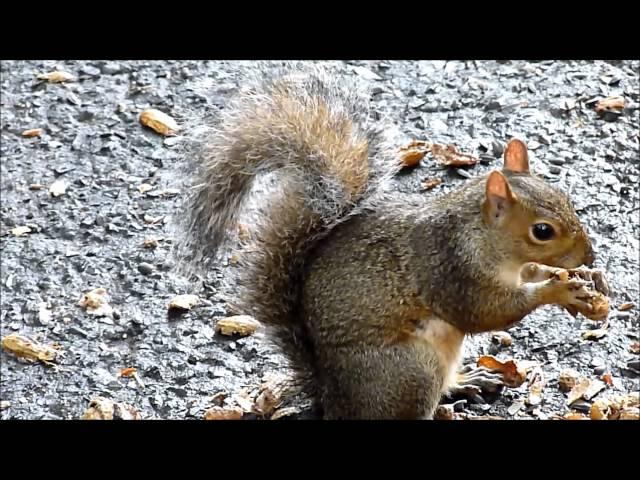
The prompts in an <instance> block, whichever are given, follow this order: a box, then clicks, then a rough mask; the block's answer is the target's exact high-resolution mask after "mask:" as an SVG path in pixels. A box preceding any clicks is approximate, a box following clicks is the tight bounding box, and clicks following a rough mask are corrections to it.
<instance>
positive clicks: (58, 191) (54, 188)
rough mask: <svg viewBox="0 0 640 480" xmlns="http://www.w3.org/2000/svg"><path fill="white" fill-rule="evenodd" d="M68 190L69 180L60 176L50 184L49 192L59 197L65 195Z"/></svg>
mask: <svg viewBox="0 0 640 480" xmlns="http://www.w3.org/2000/svg"><path fill="white" fill-rule="evenodd" d="M66 191H67V181H66V180H65V179H64V178H59V179H58V180H56V181H55V182H53V183H52V184H51V186H49V193H50V194H51V196H53V197H59V196H60V195H64V194H65V192H66Z"/></svg>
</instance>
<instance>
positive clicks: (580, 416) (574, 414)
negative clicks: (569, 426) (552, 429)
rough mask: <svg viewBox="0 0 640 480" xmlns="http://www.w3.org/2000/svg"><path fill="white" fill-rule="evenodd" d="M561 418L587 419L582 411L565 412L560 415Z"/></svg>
mask: <svg viewBox="0 0 640 480" xmlns="http://www.w3.org/2000/svg"><path fill="white" fill-rule="evenodd" d="M561 419H562V420H589V417H587V416H586V415H585V414H584V413H578V412H569V413H567V414H565V415H564V416H563V417H561Z"/></svg>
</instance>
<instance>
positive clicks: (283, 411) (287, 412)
mask: <svg viewBox="0 0 640 480" xmlns="http://www.w3.org/2000/svg"><path fill="white" fill-rule="evenodd" d="M298 413H300V409H298V408H296V407H285V408H280V409H279V410H276V411H275V412H274V413H273V415H271V420H278V419H279V418H283V417H290V416H291V415H296V414H298Z"/></svg>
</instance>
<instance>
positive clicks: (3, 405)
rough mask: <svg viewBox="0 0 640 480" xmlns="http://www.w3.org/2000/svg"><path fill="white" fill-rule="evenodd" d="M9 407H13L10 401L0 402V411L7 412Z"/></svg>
mask: <svg viewBox="0 0 640 480" xmlns="http://www.w3.org/2000/svg"><path fill="white" fill-rule="evenodd" d="M9 407H11V402H10V401H9V400H2V401H0V410H6V409H7V408H9Z"/></svg>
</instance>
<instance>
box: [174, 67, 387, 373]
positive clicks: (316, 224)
mask: <svg viewBox="0 0 640 480" xmlns="http://www.w3.org/2000/svg"><path fill="white" fill-rule="evenodd" d="M368 103H369V99H368V97H367V94H366V92H363V91H361V90H360V88H359V87H358V86H356V85H355V84H352V83H351V82H349V81H347V80H345V79H337V78H334V77H331V76H329V75H327V74H326V73H324V72H322V71H321V70H319V69H317V68H313V67H311V68H308V67H305V68H304V69H303V70H302V71H300V70H295V69H285V70H283V71H280V72H277V73H274V74H271V73H269V74H267V73H265V75H264V78H263V79H262V80H261V81H260V82H258V83H257V84H256V85H252V86H251V88H248V89H245V90H244V91H243V92H241V93H240V94H239V95H237V96H236V98H234V99H233V100H232V101H231V103H230V104H229V105H228V106H227V107H226V108H225V110H224V111H223V113H222V114H221V118H220V119H219V123H218V125H217V126H216V127H215V128H214V130H213V132H212V134H211V136H209V137H207V139H206V141H205V143H204V144H203V146H202V148H201V151H200V153H199V154H200V155H201V158H200V173H199V174H198V179H197V186H196V188H195V190H194V195H193V197H192V199H191V201H190V204H189V209H188V216H189V218H188V219H187V222H188V228H187V235H186V239H187V240H186V241H187V242H188V243H189V246H190V247H191V248H190V249H189V250H190V251H191V253H192V255H193V260H195V261H196V262H197V263H199V264H200V265H206V264H207V262H208V261H210V260H212V259H213V258H215V254H216V252H217V251H218V250H219V247H220V246H221V244H222V243H223V241H224V240H225V237H226V235H227V234H228V233H229V232H230V231H231V230H232V229H235V227H236V224H237V223H236V222H237V221H238V218H239V213H240V211H241V207H242V206H243V204H244V203H245V201H246V199H247V198H248V196H249V193H250V192H251V190H252V186H253V183H254V180H255V179H256V177H257V176H258V175H259V174H261V173H274V174H275V178H276V180H277V187H278V188H277V191H276V192H274V193H273V194H270V195H268V196H266V197H265V198H262V199H261V200H260V203H261V205H262V213H261V215H259V216H258V218H257V220H256V224H255V225H253V227H254V228H255V230H256V232H257V235H256V238H255V244H254V245H253V248H250V249H247V250H246V251H244V252H242V254H241V255H240V258H239V265H238V267H239V268H238V269H237V271H238V273H239V276H240V277H239V278H238V282H237V285H236V287H237V289H236V290H235V292H234V297H235V298H236V299H237V302H236V304H235V308H236V309H237V310H238V311H239V312H241V313H245V314H250V315H253V316H254V317H255V318H256V319H258V320H259V321H261V322H262V323H263V324H265V325H267V326H270V327H273V330H274V334H275V340H276V341H277V343H278V344H279V345H280V346H281V348H282V349H283V350H284V353H285V355H286V356H287V357H288V359H289V361H290V363H291V365H292V367H293V368H294V369H295V370H297V371H298V373H303V374H305V376H307V374H308V373H311V372H312V369H313V358H312V357H313V353H312V352H311V350H310V346H309V345H308V344H307V343H306V335H305V329H304V325H303V324H302V322H301V321H299V319H298V318H297V315H296V310H297V307H298V299H299V284H300V282H299V280H300V278H299V276H300V274H301V271H302V268H303V265H304V260H305V253H306V252H307V251H308V249H309V248H310V247H311V246H312V245H313V244H314V242H315V241H317V240H318V239H319V238H320V237H321V236H322V235H325V234H327V233H328V232H329V230H330V229H331V228H332V226H333V225H335V224H336V222H338V221H340V220H342V219H343V218H345V217H346V216H348V215H349V214H350V213H353V212H354V211H355V209H357V206H358V204H359V203H360V202H361V201H362V200H363V199H364V198H366V197H367V196H368V195H370V194H371V193H372V192H373V191H375V190H376V189H377V188H378V186H380V184H381V183H383V182H385V181H386V180H387V179H388V178H390V177H391V176H392V175H393V174H394V173H395V172H396V170H397V168H398V165H397V161H395V158H393V156H392V155H387V154H385V152H386V151H387V148H386V142H384V141H383V140H382V137H381V135H382V134H384V133H385V132H383V131H382V130H381V129H380V128H377V129H376V128H374V127H373V124H371V123H370V118H369V111H368Z"/></svg>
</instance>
